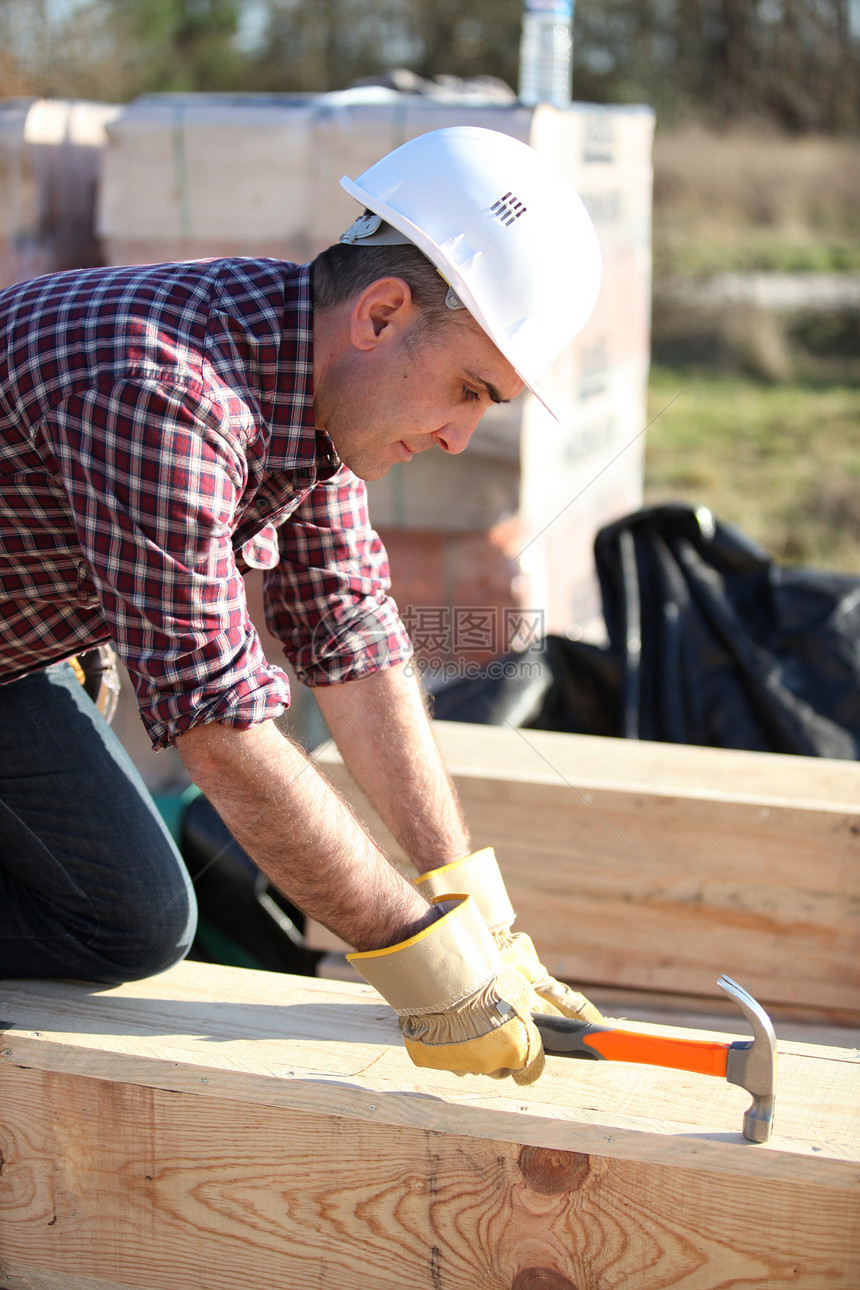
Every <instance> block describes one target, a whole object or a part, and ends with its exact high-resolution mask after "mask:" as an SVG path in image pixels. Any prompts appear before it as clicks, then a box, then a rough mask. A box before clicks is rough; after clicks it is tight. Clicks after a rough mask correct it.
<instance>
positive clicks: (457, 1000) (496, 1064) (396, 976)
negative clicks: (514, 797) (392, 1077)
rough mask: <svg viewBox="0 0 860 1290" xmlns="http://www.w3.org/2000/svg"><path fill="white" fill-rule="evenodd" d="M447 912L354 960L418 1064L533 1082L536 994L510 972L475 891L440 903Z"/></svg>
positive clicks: (537, 1066) (537, 1065) (537, 1054)
mask: <svg viewBox="0 0 860 1290" xmlns="http://www.w3.org/2000/svg"><path fill="white" fill-rule="evenodd" d="M438 908H439V909H440V910H442V911H443V912H442V917H441V918H439V919H438V920H437V921H436V922H434V923H431V925H430V926H429V927H427V928H426V929H425V930H424V931H422V932H420V933H419V934H418V935H417V936H412V937H410V938H409V939H408V940H407V941H405V942H404V943H403V944H402V945H393V946H391V947H390V948H388V949H382V950H375V951H373V952H372V953H369V954H351V955H350V956H349V961H350V963H352V965H353V967H354V968H355V969H356V970H357V971H358V972H360V973H361V975H362V976H363V977H364V979H365V981H367V982H368V983H369V984H370V985H372V986H373V987H374V988H375V989H377V990H378V991H379V993H380V994H381V995H382V996H383V997H384V998H385V999H387V1000H388V1002H389V1003H390V1004H391V1006H392V1008H394V1010H395V1011H396V1012H397V1014H398V1015H399V1017H400V1028H401V1030H402V1032H403V1038H404V1041H405V1044H406V1051H407V1052H408V1053H409V1056H410V1057H411V1058H412V1060H413V1062H414V1063H415V1065H416V1066H427V1067H432V1068H433V1069H434V1070H448V1071H455V1072H456V1073H457V1074H460V1075H490V1076H493V1077H494V1078H502V1077H503V1076H506V1075H511V1076H512V1077H513V1079H514V1081H515V1083H517V1084H532V1083H533V1082H534V1081H535V1080H536V1079H537V1078H538V1076H539V1075H540V1073H541V1071H542V1070H543V1067H544V1053H543V1047H542V1045H541V1040H540V1036H539V1034H538V1032H537V1030H536V1028H535V1025H534V1023H533V1022H532V1019H531V1012H532V1007H533V1006H534V1002H535V1000H534V996H533V994H532V992H531V990H530V989H529V988H528V986H527V985H526V983H525V981H524V980H523V978H522V976H521V975H520V974H519V973H518V972H513V971H507V970H506V969H505V967H504V966H503V964H502V961H501V958H500V957H499V953H498V950H497V949H496V946H495V944H494V942H493V938H492V936H491V935H490V933H489V931H488V929H487V925H486V923H485V922H484V920H483V918H482V916H481V913H480V911H479V910H478V908H477V906H476V905H475V902H474V901H473V900H472V899H471V898H470V897H468V896H467V897H465V898H463V897H459V898H458V897H453V898H452V899H450V900H448V901H445V902H441V903H440V905H439V907H438Z"/></svg>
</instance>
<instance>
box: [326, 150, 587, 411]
mask: <svg viewBox="0 0 860 1290" xmlns="http://www.w3.org/2000/svg"><path fill="white" fill-rule="evenodd" d="M340 182H341V186H342V187H343V188H345V189H346V191H347V192H348V193H349V194H350V195H351V196H352V197H354V198H355V199H356V200H357V201H358V202H361V204H362V205H363V206H365V207H366V208H367V209H368V210H370V211H373V212H374V213H375V214H376V215H377V216H379V217H381V219H382V220H384V221H385V222H386V224H387V225H389V226H393V228H394V229H397V230H398V231H399V233H400V234H402V235H404V237H405V239H407V240H408V241H410V242H412V243H414V244H415V246H417V247H418V248H419V249H420V250H421V251H423V252H424V254H425V255H426V256H427V258H428V259H429V260H431V261H432V262H433V264H435V265H436V268H437V269H438V270H439V272H440V273H441V274H442V276H443V277H444V278H445V280H446V281H447V282H448V284H449V286H450V287H452V288H453V291H454V292H455V293H456V295H457V296H458V297H459V298H460V300H461V301H462V303H463V305H464V306H465V307H466V308H467V309H468V310H469V312H470V313H471V314H472V316H473V317H474V318H475V320H476V321H477V322H478V323H479V324H480V325H481V327H482V328H483V329H484V331H485V332H486V333H487V335H488V336H489V337H490V339H491V340H492V341H493V343H494V344H495V345H496V347H497V348H498V349H499V350H501V352H502V354H504V356H505V358H506V359H507V360H508V362H509V363H510V364H511V365H512V366H513V367H514V368H515V369H516V371H517V373H518V375H519V376H520V377H521V379H522V380H523V381H524V382H525V384H526V385H527V386H528V387H529V389H530V390H532V391H533V393H535V394H536V395H537V396H538V397H539V398H540V399H541V401H542V402H544V403H546V399H545V398H544V396H543V394H542V393H541V390H540V385H539V378H540V376H541V375H542V374H543V373H544V372H545V371H546V370H547V368H548V367H549V366H550V364H551V363H552V361H553V360H554V359H555V358H556V356H557V355H558V354H559V353H560V352H561V350H562V349H564V347H565V346H566V345H567V344H568V342H569V341H571V340H572V339H573V337H574V336H575V335H576V333H577V332H578V331H579V330H580V329H581V328H582V327H583V326H584V324H585V323H586V322H587V320H588V318H589V317H590V315H591V312H592V310H593V309H594V305H595V303H596V301H597V293H598V291H599V288H600V276H601V262H600V249H599V247H598V243H597V234H596V233H595V231H594V226H593V224H592V223H591V219H590V218H589V215H588V212H587V211H586V209H585V206H584V205H583V203H582V201H581V200H580V198H579V197H578V196H577V194H576V193H575V192H574V190H573V188H572V187H571V186H570V184H569V183H568V182H567V180H566V179H565V177H564V176H563V175H562V174H561V173H560V172H559V171H558V170H557V169H556V168H555V166H554V165H552V163H551V162H549V161H548V159H547V158H546V157H544V156H542V155H541V154H540V153H538V152H536V151H535V149H534V148H530V147H529V146H528V144H525V143H521V142H520V141H519V140H518V139H513V138H512V137H511V136H510V135H507V134H501V133H499V132H498V131H496V130H485V129H482V128H480V127H478V126H450V127H447V128H445V129H442V130H433V131H431V132H430V133H429V134H422V135H419V136H418V137H417V138H415V139H411V140H410V141H409V142H408V143H404V144H402V145H401V146H400V147H399V148H396V149H395V150H394V152H391V153H389V154H388V156H387V157H383V158H382V160H381V161H378V162H376V164H375V165H373V166H371V167H370V169H369V170H365V172H364V174H362V175H359V177H358V179H355V180H352V179H349V178H348V177H347V176H346V175H344V177H343V178H342V179H341V181H340ZM378 225H379V221H375V220H372V219H370V220H365V221H364V224H363V226H362V219H361V217H359V220H357V221H356V224H355V225H353V228H352V229H350V230H349V232H348V233H347V234H344V238H343V239H342V240H348V241H354V242H359V243H360V242H361V241H362V240H363V238H364V237H365V236H368V235H370V236H372V235H373V233H374V231H375V230H376V229H377V228H378ZM379 232H381V233H382V234H383V237H384V229H383V230H379ZM375 240H382V239H381V238H380V237H379V233H377V238H376V239H375ZM385 240H389V241H391V240H394V239H393V238H391V237H388V238H387V239H385ZM397 240H398V241H399V240H401V239H400V238H397ZM449 294H450V293H449ZM451 303H452V304H456V301H452V302H451ZM547 406H548V405H547Z"/></svg>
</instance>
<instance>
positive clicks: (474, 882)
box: [415, 847, 603, 1022]
mask: <svg viewBox="0 0 860 1290" xmlns="http://www.w3.org/2000/svg"><path fill="white" fill-rule="evenodd" d="M415 885H416V886H417V887H418V888H419V890H421V891H423V892H425V894H427V895H428V896H429V897H430V898H431V899H434V900H438V899H439V898H440V897H442V896H444V895H446V894H447V893H449V892H463V893H467V894H468V895H470V896H472V897H473V898H474V901H475V903H476V905H477V906H478V908H479V910H480V911H481V914H482V915H483V918H484V921H485V923H486V925H487V927H488V928H489V929H490V931H491V933H492V936H493V940H494V941H495V943H496V947H497V948H498V951H499V954H500V955H501V958H502V962H503V963H504V965H505V967H506V968H508V969H511V970H514V971H516V972H518V973H519V974H520V975H521V976H523V977H524V978H525V980H526V981H527V982H528V983H529V985H530V986H531V988H532V990H533V991H534V993H535V994H536V995H537V996H538V997H539V999H540V1000H542V1002H543V1003H544V1004H546V1005H547V1007H548V1009H549V1011H551V1012H552V1011H555V1010H557V1011H558V1012H560V1013H561V1014H562V1016H564V1017H576V1018H577V1019H579V1020H581V1021H593V1022H599V1021H602V1020H603V1017H602V1014H601V1012H600V1011H599V1009H597V1008H595V1006H594V1004H593V1003H590V1002H589V1000H588V999H586V997H585V995H583V994H580V993H579V991H578V990H571V988H570V987H569V986H567V985H564V984H563V982H561V981H556V979H555V977H551V976H550V975H549V973H548V972H547V970H546V968H545V967H544V965H543V964H542V963H541V961H540V959H539V958H538V955H537V951H536V950H535V947H534V945H533V944H532V940H531V937H530V936H526V934H525V933H524V932H514V931H512V930H511V928H512V925H513V922H514V919H515V918H516V914H515V913H514V908H513V906H512V905H511V902H510V899H509V897H508V893H507V891H506V889H505V884H504V881H503V879H502V875H501V873H500V872H499V866H498V864H497V863H496V857H495V855H494V854H493V849H492V847H485V848H484V850H483V851H475V852H474V853H473V854H472V855H469V856H466V857H465V858H464V859H463V860H455V861H454V862H453V864H447V865H444V866H443V867H442V868H441V869H431V870H429V872H427V873H425V874H422V875H421V877H420V878H418V879H417V880H416V884H415Z"/></svg>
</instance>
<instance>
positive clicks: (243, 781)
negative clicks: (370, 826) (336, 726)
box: [177, 722, 430, 949]
mask: <svg viewBox="0 0 860 1290" xmlns="http://www.w3.org/2000/svg"><path fill="white" fill-rule="evenodd" d="M177 748H178V750H179V752H180V754H181V756H182V758H183V760H184V762H185V765H186V766H187V768H188V770H189V773H190V774H191V776H192V778H193V780H194V782H195V783H196V784H197V785H198V787H199V788H200V789H201V790H202V791H203V792H204V793H205V794H206V796H207V797H208V798H209V800H210V801H211V802H212V804H213V806H214V807H215V809H216V810H217V811H218V813H219V814H220V815H221V817H222V819H223V820H224V821H225V823H226V824H227V826H228V827H229V828H230V830H231V832H232V833H233V835H234V837H235V838H236V840H237V841H238V842H239V843H240V844H241V846H242V847H244V849H245V850H246V851H247V852H248V854H249V855H250V856H251V858H252V859H253V860H254V862H255V863H256V864H257V865H258V866H259V868H260V869H261V870H262V871H263V873H265V874H266V876H267V877H268V878H269V879H270V880H271V881H272V882H273V883H274V884H275V886H276V887H278V889H279V890H280V891H282V892H283V893H284V895H285V896H287V897H288V898H289V899H290V900H291V901H292V902H293V903H294V904H295V905H296V906H297V907H298V908H299V909H301V910H303V911H304V912H305V913H306V914H308V915H310V916H312V917H314V918H316V919H318V920H319V921H320V922H321V923H323V924H324V925H325V926H326V927H328V928H330V929H331V930H332V931H333V932H336V933H337V934H338V935H339V936H341V937H342V938H343V939H344V940H345V941H346V942H347V943H348V944H350V945H353V946H355V948H356V949H379V948H381V947H382V946H386V945H392V944H395V943H396V942H398V941H400V940H403V939H404V938H405V937H407V936H409V935H412V934H413V933H414V932H415V931H417V930H419V928H420V927H422V926H423V925H425V924H426V922H427V921H428V920H429V918H430V910H429V906H428V903H427V901H426V900H425V899H424V897H423V896H421V895H420V894H419V893H418V892H417V891H416V890H415V888H414V887H413V886H412V885H411V883H409V882H408V881H407V880H406V878H404V876H403V875H402V874H401V873H400V872H399V871H398V870H397V869H395V868H394V867H393V866H392V865H391V864H389V862H388V860H387V859H386V858H385V856H384V855H383V853H382V852H381V851H380V850H379V848H378V847H377V846H376V844H375V843H374V842H373V840H372V839H371V838H370V837H369V835H368V834H367V833H366V831H365V830H364V829H363V828H362V826H361V825H360V823H359V822H358V821H357V820H356V818H355V817H354V816H353V814H352V813H351V811H350V810H349V807H348V806H347V805H346V804H345V803H344V802H343V801H342V800H341V798H340V797H338V795H337V794H336V793H335V791H334V790H333V789H332V788H331V786H330V785H329V784H328V783H327V782H326V781H325V780H324V779H323V778H322V777H321V776H320V775H319V773H318V772H317V770H316V769H315V767H314V766H313V765H312V764H311V763H310V762H309V761H308V759H307V758H306V757H305V755H304V753H303V752H301V750H300V749H299V748H297V747H296V746H295V745H294V744H292V743H291V742H290V741H289V740H288V739H286V738H284V736H283V735H281V734H280V732H279V731H278V730H277V729H276V727H275V726H274V724H273V723H272V722H266V723H264V724H263V725H259V726H253V727H251V729H250V730H244V731H238V730H233V729H231V728H229V727H226V726H220V725H218V724H217V723H211V724H209V725H205V726H200V727H197V728H196V729H194V730H191V731H189V732H188V733H187V734H185V735H183V736H182V737H181V738H180V739H179V740H178V741H177Z"/></svg>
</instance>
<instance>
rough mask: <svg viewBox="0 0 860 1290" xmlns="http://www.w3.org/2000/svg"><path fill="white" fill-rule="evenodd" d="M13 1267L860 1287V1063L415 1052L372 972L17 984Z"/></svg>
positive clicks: (146, 1280)
mask: <svg viewBox="0 0 860 1290" xmlns="http://www.w3.org/2000/svg"><path fill="white" fill-rule="evenodd" d="M0 1014H2V1016H3V1017H4V1019H5V1026H4V1031H5V1033H3V1035H2V1041H0V1151H2V1161H3V1167H2V1172H0V1274H2V1283H3V1284H5V1285H11V1286H13V1287H17V1286H21V1287H24V1286H27V1287H40V1286H50V1287H51V1290H64V1287H67V1288H68V1290H91V1288H93V1287H123V1286H135V1287H145V1288H146V1290H162V1287H163V1288H164V1290H175V1287H177V1286H180V1285H181V1286H182V1287H183V1290H197V1288H198V1287H199V1288H200V1290H203V1287H206V1290H222V1288H223V1290H227V1287H230V1290H232V1288H233V1287H234V1286H235V1285H236V1283H237V1281H236V1278H237V1277H240V1278H241V1281H242V1283H243V1284H248V1285H253V1286H254V1287H255V1290H269V1287H272V1288H274V1287H275V1286H277V1287H278V1288H279V1290H281V1288H282V1287H283V1286H284V1285H289V1286H290V1287H291V1290H305V1288H307V1290H310V1288H311V1287H319V1286H322V1285H325V1286H331V1285H337V1286H338V1287H339V1288H340V1290H359V1288H362V1290H363V1288H364V1287H366V1286H367V1285H368V1284H369V1283H373V1284H375V1285H379V1286H380V1287H384V1288H389V1287H390V1290H418V1288H419V1287H421V1288H423V1287H427V1290H431V1288H433V1290H437V1288H438V1287H442V1288H444V1290H474V1287H476V1286H480V1287H482V1290H483V1288H486V1290H497V1288H499V1287H506V1288H507V1287H515V1288H516V1290H527V1288H530V1290H538V1288H540V1290H570V1287H572V1286H575V1287H577V1288H578V1290H597V1288H598V1287H599V1288H600V1290H606V1287H608V1286H624V1285H633V1284H635V1285H636V1286H637V1287H642V1290H650V1288H651V1287H654V1288H656V1287H663V1286H666V1287H668V1286H683V1287H685V1290H696V1288H701V1290H704V1288H705V1287H708V1290H716V1288H717V1287H722V1286H725V1287H728V1286H730V1285H731V1286H732V1287H738V1286H753V1285H767V1286H768V1287H769V1288H770V1290H778V1288H779V1287H782V1286H789V1285H791V1286H793V1287H808V1290H813V1288H814V1290H818V1288H819V1287H820V1286H821V1285H822V1284H827V1285H832V1286H835V1287H848V1286H851V1285H856V1284H857V1277H858V1275H860V1195H858V1188H857V1177H858V1168H860V1151H858V1137H860V1110H858V1108H860V1096H858V1094H860V1063H858V1061H857V1059H856V1054H854V1053H852V1052H851V1051H849V1050H837V1049H821V1048H814V1047H810V1046H804V1045H788V1046H787V1048H786V1050H785V1051H784V1052H782V1053H781V1057H780V1065H781V1070H780V1092H779V1101H778V1109H777V1114H778V1121H777V1126H776V1136H775V1138H774V1139H773V1140H772V1142H771V1143H769V1144H767V1145H765V1146H756V1145H753V1144H750V1143H748V1142H747V1141H746V1140H745V1139H744V1138H743V1137H742V1136H741V1132H740V1124H741V1116H742V1111H743V1109H744V1107H745V1105H746V1101H747V1096H746V1094H744V1093H743V1091H742V1090H739V1089H734V1088H731V1087H730V1086H728V1085H726V1084H724V1083H723V1082H722V1081H719V1080H716V1079H712V1078H708V1077H705V1076H691V1075H685V1074H683V1073H681V1072H675V1071H663V1070H657V1069H655V1068H647V1067H630V1066H624V1065H621V1064H609V1063H600V1064H598V1063H594V1064H591V1063H582V1062H571V1061H566V1060H565V1059H563V1058H554V1059H551V1060H550V1063H549V1066H548V1069H547V1071H546V1073H545V1074H544V1076H543V1077H542V1078H541V1080H540V1081H539V1082H538V1083H537V1084H536V1085H534V1086H533V1087H531V1088H528V1089H519V1088H517V1087H516V1086H514V1085H513V1084H511V1083H510V1082H504V1083H498V1082H496V1081H488V1080H481V1079H478V1078H470V1077H467V1078H464V1079H459V1078H457V1077H455V1076H452V1075H447V1074H444V1073H433V1072H421V1071H419V1070H417V1069H416V1068H415V1067H413V1066H412V1065H411V1063H410V1062H409V1060H408V1058H407V1057H406V1054H405V1052H404V1050H403V1048H402V1045H401V1043H400V1039H399V1032H398V1030H397V1026H396V1023H395V1020H394V1018H393V1014H391V1012H390V1011H389V1010H388V1009H387V1007H386V1006H385V1005H384V1004H383V1003H382V1002H381V1001H380V1000H379V997H378V996H377V995H375V994H374V992H373V991H371V990H370V989H369V987H366V986H350V985H347V984H344V983H336V982H325V983H323V982H317V981H314V980H311V979H307V978H294V977H285V976H279V975H273V974H267V973H260V972H248V971H243V970H241V969H232V968H217V967H210V966H204V965H200V964H191V963H186V964H182V965H180V966H178V967H177V968H175V969H173V970H171V971H170V972H167V973H164V974H162V975H161V976H159V977H156V978H152V979H150V980H147V981H143V982H139V983H134V984H131V985H127V986H123V987H119V988H117V989H111V990H100V989H96V988H93V987H87V986H85V985H74V984H69V983H66V984H63V983H48V982H45V983H38V982H20V983H16V982H5V983H2V984H0Z"/></svg>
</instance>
